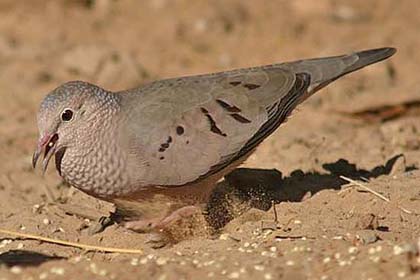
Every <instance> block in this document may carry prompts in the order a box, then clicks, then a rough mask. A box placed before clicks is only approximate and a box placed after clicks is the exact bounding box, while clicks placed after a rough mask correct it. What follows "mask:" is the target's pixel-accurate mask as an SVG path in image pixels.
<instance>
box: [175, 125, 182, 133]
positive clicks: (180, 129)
mask: <svg viewBox="0 0 420 280" xmlns="http://www.w3.org/2000/svg"><path fill="white" fill-rule="evenodd" d="M176 134H178V135H182V134H184V128H183V127H182V126H180V125H178V126H177V127H176Z"/></svg>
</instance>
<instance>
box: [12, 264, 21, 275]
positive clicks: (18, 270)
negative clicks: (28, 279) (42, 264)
mask: <svg viewBox="0 0 420 280" xmlns="http://www.w3.org/2000/svg"><path fill="white" fill-rule="evenodd" d="M10 272H11V273H13V274H20V273H22V268H21V267H20V266H17V265H15V266H12V268H10Z"/></svg>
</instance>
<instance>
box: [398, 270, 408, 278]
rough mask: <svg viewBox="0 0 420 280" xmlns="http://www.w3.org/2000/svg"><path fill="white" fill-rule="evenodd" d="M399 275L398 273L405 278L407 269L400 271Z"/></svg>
mask: <svg viewBox="0 0 420 280" xmlns="http://www.w3.org/2000/svg"><path fill="white" fill-rule="evenodd" d="M397 275H398V278H404V277H405V276H406V275H407V273H406V272H405V271H398V274H397Z"/></svg>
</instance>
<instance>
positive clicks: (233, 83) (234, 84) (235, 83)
mask: <svg viewBox="0 0 420 280" xmlns="http://www.w3.org/2000/svg"><path fill="white" fill-rule="evenodd" d="M241 83H242V82H230V83H229V84H231V85H232V86H234V87H236V86H239V85H240V84H241Z"/></svg>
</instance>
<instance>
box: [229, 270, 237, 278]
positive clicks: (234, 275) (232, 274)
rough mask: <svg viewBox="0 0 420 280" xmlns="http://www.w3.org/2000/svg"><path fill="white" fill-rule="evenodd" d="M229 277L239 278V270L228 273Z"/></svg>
mask: <svg viewBox="0 0 420 280" xmlns="http://www.w3.org/2000/svg"><path fill="white" fill-rule="evenodd" d="M228 278H229V279H238V278H239V272H237V271H234V272H232V273H231V274H229V275H228Z"/></svg>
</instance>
